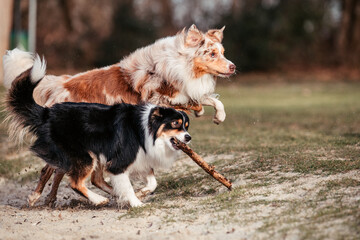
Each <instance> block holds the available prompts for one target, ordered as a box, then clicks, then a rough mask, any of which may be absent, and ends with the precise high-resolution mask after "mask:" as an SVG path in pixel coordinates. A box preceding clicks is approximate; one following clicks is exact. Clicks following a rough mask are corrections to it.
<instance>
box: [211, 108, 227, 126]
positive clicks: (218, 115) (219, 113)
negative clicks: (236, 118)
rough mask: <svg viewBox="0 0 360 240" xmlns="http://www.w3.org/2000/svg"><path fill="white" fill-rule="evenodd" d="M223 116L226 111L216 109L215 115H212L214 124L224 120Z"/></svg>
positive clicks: (224, 116)
mask: <svg viewBox="0 0 360 240" xmlns="http://www.w3.org/2000/svg"><path fill="white" fill-rule="evenodd" d="M225 118H226V113H225V111H217V112H216V114H215V116H214V119H213V122H214V123H215V124H220V123H222V122H223V121H225Z"/></svg>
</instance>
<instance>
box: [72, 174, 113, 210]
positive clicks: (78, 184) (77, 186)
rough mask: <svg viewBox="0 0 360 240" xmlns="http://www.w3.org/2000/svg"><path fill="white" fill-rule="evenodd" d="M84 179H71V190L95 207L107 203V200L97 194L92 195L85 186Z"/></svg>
mask: <svg viewBox="0 0 360 240" xmlns="http://www.w3.org/2000/svg"><path fill="white" fill-rule="evenodd" d="M85 179H86V178H81V179H74V178H71V180H70V181H71V183H70V185H71V188H72V189H74V191H75V192H77V193H79V194H80V195H82V196H83V197H85V198H87V199H89V200H90V201H91V202H92V203H94V204H95V205H103V204H106V203H108V202H109V199H108V198H105V197H103V196H100V195H99V194H96V193H94V192H93V191H91V190H89V189H88V188H87V187H86V186H85Z"/></svg>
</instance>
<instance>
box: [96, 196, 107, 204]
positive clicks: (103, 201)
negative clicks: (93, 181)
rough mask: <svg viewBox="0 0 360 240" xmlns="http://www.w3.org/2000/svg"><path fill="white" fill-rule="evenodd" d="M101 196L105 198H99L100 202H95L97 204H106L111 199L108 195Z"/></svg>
mask: <svg viewBox="0 0 360 240" xmlns="http://www.w3.org/2000/svg"><path fill="white" fill-rule="evenodd" d="M101 198H103V199H102V200H101V199H99V201H98V202H94V204H95V205H96V206H101V205H106V204H107V203H108V202H109V199H108V198H106V197H101Z"/></svg>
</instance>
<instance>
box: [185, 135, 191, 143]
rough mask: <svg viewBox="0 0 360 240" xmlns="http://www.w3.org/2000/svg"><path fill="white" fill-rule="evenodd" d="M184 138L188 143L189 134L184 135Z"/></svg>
mask: <svg viewBox="0 0 360 240" xmlns="http://www.w3.org/2000/svg"><path fill="white" fill-rule="evenodd" d="M184 138H185V141H186V142H190V140H191V136H190V135H189V134H186V135H185V136H184Z"/></svg>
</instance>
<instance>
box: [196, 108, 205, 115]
mask: <svg viewBox="0 0 360 240" xmlns="http://www.w3.org/2000/svg"><path fill="white" fill-rule="evenodd" d="M194 113H195V117H201V116H202V115H204V113H205V109H204V107H202V108H201V110H200V111H194Z"/></svg>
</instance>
